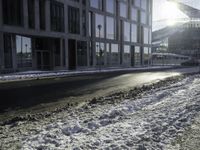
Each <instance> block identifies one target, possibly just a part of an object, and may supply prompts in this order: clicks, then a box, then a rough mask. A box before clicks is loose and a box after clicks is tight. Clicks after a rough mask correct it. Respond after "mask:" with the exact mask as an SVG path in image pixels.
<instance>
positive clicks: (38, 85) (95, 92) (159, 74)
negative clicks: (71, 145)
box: [0, 68, 197, 113]
mask: <svg viewBox="0 0 200 150" xmlns="http://www.w3.org/2000/svg"><path fill="white" fill-rule="evenodd" d="M195 71H197V68H192V69H173V70H166V71H152V72H114V73H101V74H94V75H84V76H76V77H66V78H55V79H44V80H33V81H22V82H11V83H1V84H0V113H3V112H5V111H6V112H9V111H12V110H16V109H18V110H19V109H22V108H32V107H37V106H40V107H41V108H46V107H48V105H49V103H51V104H52V105H53V106H55V105H57V104H59V103H60V102H61V101H62V104H63V103H65V102H67V101H68V102H69V101H79V100H86V99H90V98H93V97H97V96H103V95H107V94H109V93H112V92H116V91H120V90H127V89H129V88H133V87H135V86H142V85H144V84H148V83H151V82H156V81H158V80H163V79H165V78H167V77H172V76H177V75H180V74H182V73H191V72H195ZM62 104H61V105H62Z"/></svg>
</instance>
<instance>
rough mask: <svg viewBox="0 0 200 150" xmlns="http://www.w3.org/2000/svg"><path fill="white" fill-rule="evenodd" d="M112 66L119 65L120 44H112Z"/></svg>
mask: <svg viewBox="0 0 200 150" xmlns="http://www.w3.org/2000/svg"><path fill="white" fill-rule="evenodd" d="M111 65H112V66H115V65H119V47H118V44H111Z"/></svg>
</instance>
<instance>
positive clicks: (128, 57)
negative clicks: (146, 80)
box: [124, 45, 131, 65]
mask: <svg viewBox="0 0 200 150" xmlns="http://www.w3.org/2000/svg"><path fill="white" fill-rule="evenodd" d="M124 64H125V65H130V64H131V52H130V46H129V45H124Z"/></svg>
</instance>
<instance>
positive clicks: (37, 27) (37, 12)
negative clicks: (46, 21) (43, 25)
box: [35, 0, 40, 30]
mask: <svg viewBox="0 0 200 150" xmlns="http://www.w3.org/2000/svg"><path fill="white" fill-rule="evenodd" d="M35 29H36V30H40V10H39V0H35Z"/></svg>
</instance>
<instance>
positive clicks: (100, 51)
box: [97, 24, 103, 71]
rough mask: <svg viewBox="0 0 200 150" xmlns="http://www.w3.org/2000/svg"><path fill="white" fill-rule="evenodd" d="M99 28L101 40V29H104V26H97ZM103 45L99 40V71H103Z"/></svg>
mask: <svg viewBox="0 0 200 150" xmlns="http://www.w3.org/2000/svg"><path fill="white" fill-rule="evenodd" d="M97 28H98V30H99V39H100V37H101V29H102V25H101V24H99V25H98V26H97ZM100 44H101V43H100V40H99V57H100V58H99V63H100V64H99V70H100V71H101V58H102V53H103V52H102V49H101V45H100Z"/></svg>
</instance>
